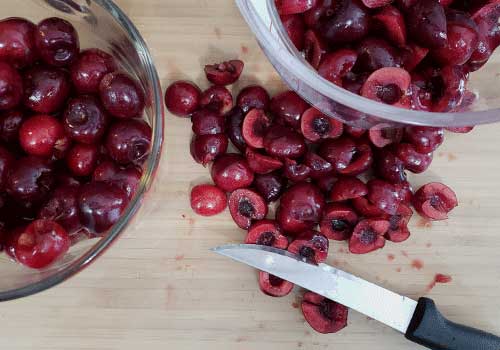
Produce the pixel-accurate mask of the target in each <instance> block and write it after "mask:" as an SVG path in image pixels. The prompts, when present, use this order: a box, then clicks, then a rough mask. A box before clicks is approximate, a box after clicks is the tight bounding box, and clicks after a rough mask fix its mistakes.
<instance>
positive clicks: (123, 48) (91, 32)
mask: <svg viewBox="0 0 500 350" xmlns="http://www.w3.org/2000/svg"><path fill="white" fill-rule="evenodd" d="M53 16H58V17H62V18H65V19H67V20H69V21H70V22H71V23H73V25H74V26H75V27H76V28H77V30H78V34H79V36H80V42H81V47H82V48H88V47H97V48H101V49H103V50H106V51H107V52H109V53H111V54H112V55H113V56H114V57H115V58H116V59H117V61H118V62H119V63H120V64H121V66H122V68H123V69H124V70H125V71H127V72H128V73H129V74H132V75H135V77H136V78H137V79H138V80H139V81H140V82H141V84H142V86H143V88H144V91H146V96H147V103H146V110H145V116H146V118H147V119H148V121H149V123H150V125H151V127H152V130H153V142H152V149H151V154H150V156H149V157H148V160H147V161H146V162H145V164H144V172H143V177H142V179H141V182H140V185H139V187H138V189H137V193H136V194H135V196H134V198H133V199H132V200H131V202H130V204H129V206H128V208H127V209H126V211H125V213H124V214H123V216H122V217H121V218H120V220H119V221H118V222H117V223H116V224H115V225H114V226H113V227H112V228H111V229H110V230H109V231H108V232H107V233H106V234H105V235H104V236H103V237H101V238H94V239H90V240H83V241H81V242H79V243H77V244H75V245H74V246H73V247H71V249H70V251H69V252H68V253H67V254H66V255H65V256H64V257H63V258H62V259H61V260H60V261H58V262H56V263H55V264H53V265H51V266H49V267H47V268H46V269H43V270H33V269H29V268H27V267H24V266H21V265H19V264H16V263H14V262H12V261H11V260H10V259H9V258H8V256H7V255H6V254H1V255H0V301H3V300H9V299H15V298H19V297H24V296H27V295H30V294H33V293H36V292H40V291H42V290H45V289H47V288H50V287H52V286H54V285H56V284H58V283H60V282H62V281H64V280H65V279H67V278H69V277H71V276H73V275H74V274H76V273H77V272H79V271H81V270H82V269H83V268H85V267H86V266H88V265H89V264H90V263H91V262H92V261H94V260H95V259H96V258H97V257H98V256H99V255H100V254H102V253H103V252H104V251H105V250H106V249H107V248H108V247H109V246H110V245H111V243H113V241H114V240H115V239H116V238H117V237H118V236H119V235H120V234H121V233H122V232H123V231H124V230H125V228H126V227H127V225H128V224H129V223H130V222H131V220H132V219H133V217H134V215H135V214H136V213H137V211H138V209H139V207H140V206H141V204H142V202H143V200H144V197H145V195H146V192H147V191H148V190H149V189H150V187H151V184H152V181H153V178H154V175H155V173H156V169H157V167H158V164H159V159H160V154H161V147H162V141H163V123H164V118H163V116H164V110H163V100H162V93H161V87H160V81H159V79H158V74H157V72H156V69H155V66H154V64H153V60H152V58H151V55H150V53H149V50H148V48H147V46H146V44H145V42H144V40H143V39H142V37H141V35H140V34H139V32H138V30H137V28H136V27H135V26H134V25H133V24H132V22H131V21H130V20H129V19H128V18H127V16H126V15H125V14H124V13H123V12H122V11H121V10H120V9H119V8H118V6H116V5H115V4H114V3H113V2H112V1H109V0H45V1H42V0H29V1H28V0H23V1H16V2H10V1H6V2H4V3H2V5H1V6H0V18H6V17H24V18H27V19H29V20H31V21H33V22H35V23H36V22H38V21H40V20H41V19H43V18H47V17H53Z"/></svg>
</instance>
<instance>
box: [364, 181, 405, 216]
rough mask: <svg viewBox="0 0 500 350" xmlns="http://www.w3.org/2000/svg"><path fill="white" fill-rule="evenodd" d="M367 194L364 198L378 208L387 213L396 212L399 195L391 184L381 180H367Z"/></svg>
mask: <svg viewBox="0 0 500 350" xmlns="http://www.w3.org/2000/svg"><path fill="white" fill-rule="evenodd" d="M367 185H368V195H367V196H366V198H367V199H368V200H369V201H370V203H372V204H373V205H375V206H376V207H377V208H378V209H380V210H382V211H384V212H385V213H387V214H390V215H394V214H396V212H397V210H398V207H399V203H400V200H399V197H398V193H397V192H396V189H395V188H394V186H393V185H391V184H390V183H388V182H385V181H383V180H378V179H373V180H370V181H368V184H367Z"/></svg>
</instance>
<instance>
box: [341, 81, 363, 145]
mask: <svg viewBox="0 0 500 350" xmlns="http://www.w3.org/2000/svg"><path fill="white" fill-rule="evenodd" d="M360 88H361V87H360ZM344 131H345V132H346V133H347V135H349V136H351V137H353V138H355V139H359V138H360V137H361V136H363V135H364V134H365V133H366V130H365V129H363V128H358V127H356V126H352V125H347V124H346V125H344Z"/></svg>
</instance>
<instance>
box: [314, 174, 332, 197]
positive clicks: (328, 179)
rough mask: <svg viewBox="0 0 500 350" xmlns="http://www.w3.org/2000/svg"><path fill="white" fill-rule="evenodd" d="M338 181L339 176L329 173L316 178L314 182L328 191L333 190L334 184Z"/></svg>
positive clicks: (322, 189) (321, 188) (324, 190)
mask: <svg viewBox="0 0 500 350" xmlns="http://www.w3.org/2000/svg"><path fill="white" fill-rule="evenodd" d="M336 181H337V176H336V175H335V174H328V175H324V176H321V177H318V178H315V179H314V183H315V184H316V185H317V186H318V188H319V189H320V190H321V191H323V192H325V193H328V192H330V191H331V190H332V187H333V184H334V183H335V182H336Z"/></svg>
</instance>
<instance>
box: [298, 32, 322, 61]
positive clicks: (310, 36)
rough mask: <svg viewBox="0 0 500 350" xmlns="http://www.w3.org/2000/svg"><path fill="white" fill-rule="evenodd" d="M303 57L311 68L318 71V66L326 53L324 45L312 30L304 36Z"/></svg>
mask: <svg viewBox="0 0 500 350" xmlns="http://www.w3.org/2000/svg"><path fill="white" fill-rule="evenodd" d="M302 51H303V52H304V57H305V59H306V60H307V62H309V63H310V64H311V66H313V67H314V68H316V69H318V67H319V64H320V62H321V60H322V58H323V56H324V54H325V53H326V44H325V43H324V41H323V40H322V39H321V38H319V37H318V36H317V35H316V33H315V32H314V31H313V30H308V31H307V32H306V33H305V34H304V49H303V50H302Z"/></svg>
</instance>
